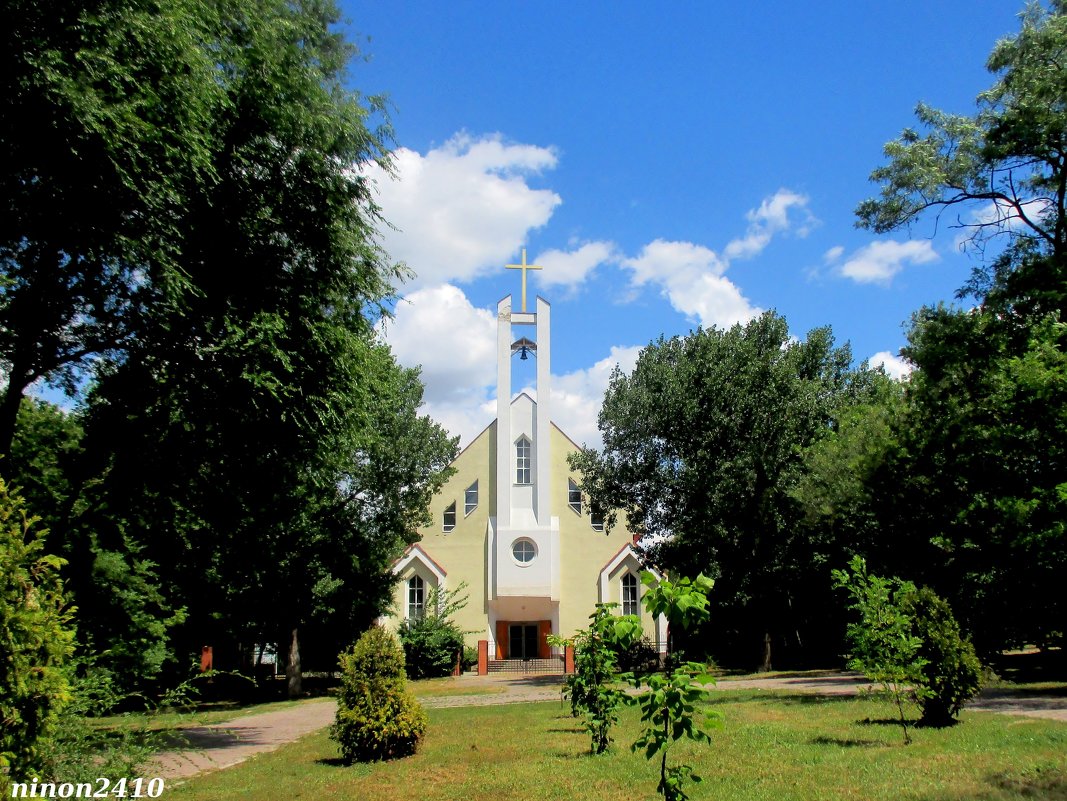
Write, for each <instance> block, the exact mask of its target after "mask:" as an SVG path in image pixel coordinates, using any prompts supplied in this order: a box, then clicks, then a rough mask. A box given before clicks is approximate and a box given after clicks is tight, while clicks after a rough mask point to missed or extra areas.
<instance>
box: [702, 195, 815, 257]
mask: <svg viewBox="0 0 1067 801" xmlns="http://www.w3.org/2000/svg"><path fill="white" fill-rule="evenodd" d="M791 212H792V217H791V216H790V213H791ZM745 216H746V218H747V219H748V230H747V231H746V232H745V235H744V236H743V237H741V238H739V239H733V240H731V241H730V242H729V243H728V244H727V245H726V248H725V249H724V250H723V256H724V257H725V258H726V259H727V260H732V259H750V258H752V257H753V256H758V255H759V254H760V253H762V252H763V250H764V248H766V247H767V245H769V244H770V242H771V239H772V238H773V237H774V235H775V234H780V233H784V232H786V231H789V230H791V229H793V230H795V231H796V234H797V236H800V237H804V236H807V235H808V232H809V231H810V230H811V226H812V225H814V224H815V222H816V221H815V218H814V217H813V216H812V215H811V213H810V212H809V211H808V198H807V196H806V195H800V194H797V193H796V192H793V191H790V190H789V189H779V190H778V191H777V192H775V193H774V194H773V195H771V196H770V197H766V198H764V199H763V202H762V203H760V205H759V208H757V209H751V210H750V211H749V212H748V214H746V215H745ZM797 216H799V217H800V218H801V219H800V224H799V225H797V224H796V220H795V218H796V217H797Z"/></svg>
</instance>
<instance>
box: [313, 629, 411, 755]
mask: <svg viewBox="0 0 1067 801" xmlns="http://www.w3.org/2000/svg"><path fill="white" fill-rule="evenodd" d="M340 659H341V691H340V693H339V695H338V697H337V718H336V721H335V722H334V725H333V727H332V728H331V730H330V736H331V738H333V739H334V740H336V741H337V744H338V745H339V746H340V748H341V758H342V759H343V760H344V761H345V762H346V763H349V764H350V763H352V762H376V761H379V760H386V759H396V758H398V757H405V756H410V755H411V754H414V753H415V750H416V749H417V748H418V747H419V742H420V741H421V740H422V736H423V735H424V734H425V733H426V725H427V720H426V712H425V711H424V710H423V708H422V706H421V705H420V704H419V702H418V700H417V699H416V698H415V696H414V695H412V693H411V691H410V690H409V689H408V688H407V681H406V677H405V675H404V649H403V648H401V647H400V643H399V642H398V641H397V639H396V637H395V636H394V635H393V634H390V633H389V632H388V631H386V630H385V629H383V628H381V627H380V626H372V627H371V628H370V629H368V630H367V631H365V632H364V633H363V635H362V636H361V637H360V638H359V640H358V641H357V642H356V644H355V645H353V646H352V647H351V648H350V649H348V650H347V651H345V652H344V653H342V654H341V657H340Z"/></svg>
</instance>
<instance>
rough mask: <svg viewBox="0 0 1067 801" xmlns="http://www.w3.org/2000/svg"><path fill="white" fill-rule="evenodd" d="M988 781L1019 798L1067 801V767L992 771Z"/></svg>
mask: <svg viewBox="0 0 1067 801" xmlns="http://www.w3.org/2000/svg"><path fill="white" fill-rule="evenodd" d="M988 781H989V783H990V784H992V785H993V786H994V787H996V788H998V789H1000V790H1006V791H1008V792H1010V793H1013V794H1014V795H1016V796H1018V797H1019V798H1041V799H1045V801H1067V769H1065V768H1060V767H1055V766H1046V767H1039V768H1034V769H1033V770H1027V771H1022V772H1019V773H994V774H993V775H992V776H990V777H989V779H988Z"/></svg>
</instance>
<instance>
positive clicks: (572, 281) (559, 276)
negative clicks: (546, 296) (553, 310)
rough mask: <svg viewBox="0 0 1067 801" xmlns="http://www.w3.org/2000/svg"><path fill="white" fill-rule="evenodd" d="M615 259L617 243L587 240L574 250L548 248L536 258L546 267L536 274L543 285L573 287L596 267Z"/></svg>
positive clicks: (538, 262)
mask: <svg viewBox="0 0 1067 801" xmlns="http://www.w3.org/2000/svg"><path fill="white" fill-rule="evenodd" d="M614 259H615V245H614V244H613V243H612V242H587V243H585V244H584V245H581V246H579V247H577V248H575V249H574V250H555V249H553V250H546V251H545V252H544V253H541V254H539V255H538V256H537V258H536V259H534V262H535V263H536V264H539V265H540V266H542V267H543V268H544V269H543V270H540V271H538V272H537V273H535V275H536V276H537V282H538V284H540V285H541V286H544V287H553V286H559V287H566V288H568V289H573V288H575V287H577V286H578V285H579V284H581V283H582V282H583V281H585V279H586V278H588V277H589V275H590V273H592V271H593V270H594V269H595V268H596V267H598V266H599V265H601V264H606V263H608V262H610V261H612V260H614Z"/></svg>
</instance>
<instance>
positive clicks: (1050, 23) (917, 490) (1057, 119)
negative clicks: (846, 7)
mask: <svg viewBox="0 0 1067 801" xmlns="http://www.w3.org/2000/svg"><path fill="white" fill-rule="evenodd" d="M1065 10H1067V9H1065V5H1064V3H1062V2H1060V1H1059V0H1055V1H1054V2H1051V3H1049V4H1040V3H1032V4H1030V5H1029V6H1028V7H1027V9H1026V11H1025V13H1024V14H1023V15H1022V24H1021V29H1020V30H1019V32H1018V33H1017V34H1016V35H1014V36H1011V37H1007V38H1005V39H1002V40H1001V41H1000V42H998V43H997V45H996V46H995V48H994V49H993V52H992V54H991V56H990V58H989V61H988V65H987V66H988V68H989V70H990V72H991V73H993V75H994V82H993V85H992V86H991V87H990V88H989V89H988V90H987V91H985V92H984V93H982V94H981V95H980V96H979V98H978V108H977V111H976V113H975V114H973V115H970V116H958V115H951V114H946V113H944V112H941V111H938V110H936V109H932V108H930V107H929V106H925V105H920V106H919V108H918V111H917V116H918V119H919V123H920V126H919V128H918V129H908V130H905V131H904V132H903V133H902V134H901V136H900V137H899V138H898V139H897V140H895V141H893V142H890V143H889V144H888V145H887V146H886V156H887V163H886V164H885V165H884V166H882V167H880V168H878V169H876V170H875V171H874V172H873V173H872V176H871V177H872V180H874V181H875V182H877V183H878V184H880V187H881V192H880V194H879V196H878V197H876V198H872V199H870V200H867V201H865V202H864V203H862V204H861V205H860V207H859V208H858V209H857V215H858V217H859V225H861V226H863V227H866V228H869V229H871V230H874V231H877V232H879V233H885V232H889V231H895V230H900V229H906V228H910V227H911V226H913V225H914V224H916V223H918V222H920V221H922V220H923V219H926V218H929V217H931V216H932V217H934V219H935V220H936V221H937V222H940V221H941V220H942V219H952V220H954V221H955V224H954V227H961V228H962V229H963V230H964V233H965V234H966V235H967V237H968V238H969V242H970V243H971V244H972V245H973V246H975V252H976V253H977V255H978V256H979V257H980V259H979V261H978V263H977V265H976V267H975V269H974V273H973V275H972V278H971V280H970V281H969V282H968V284H967V285H966V286H965V287H963V289H962V290H961V292H960V295H961V296H966V295H972V296H974V297H975V298H976V299H977V301H978V305H977V307H975V308H973V309H968V310H966V311H964V310H959V309H949V308H945V307H940V306H939V307H936V308H924V309H921V310H920V311H919V312H918V313H917V314H916V315H915V317H914V319H913V322H912V326H911V330H910V332H909V335H908V340H909V343H908V346H907V347H906V348H905V349H904V352H903V355H904V356H905V357H906V358H907V359H908V360H909V361H911V362H912V363H913V364H914V365H915V366H916V368H917V369H916V370H915V371H914V372H913V373H912V376H911V380H910V381H909V382H908V388H907V393H906V404H905V406H906V409H905V414H904V415H903V416H902V417H901V418H900V419H899V420H898V423H897V424H896V425H895V426H894V431H893V438H894V440H895V441H896V443H897V444H898V445H899V447H892V448H889V449H888V450H887V452H886V459H885V463H884V466H883V468H882V469H881V470H880V471H879V474H876V475H874V476H873V477H872V478H871V480H870V482H869V483H868V487H867V491H868V494H869V496H870V497H872V498H881V499H882V500H881V501H880V502H879V503H876V504H874V505H871V506H869V507H868V508H869V509H870V510H871V511H872V512H873V514H874V517H875V518H876V519H877V520H878V525H877V526H875V527H872V528H874V529H877V531H876V533H875V537H876V538H878V539H880V540H881V541H883V542H885V543H892V548H893V550H894V551H895V552H896V553H897V554H906V559H907V561H908V562H909V563H910V564H903V561H904V557H899V556H898V557H897V558H896V559H895V560H894V554H893V553H890V552H889V550H890V549H889V548H888V547H887V548H886V549H885V550H884V552H883V553H880V554H878V555H877V558H876V563H877V566H878V569H879V570H884V571H886V572H888V573H890V574H895V575H902V576H907V577H908V578H912V579H914V580H916V581H919V582H922V583H923V584H928V585H930V586H931V587H932V588H933V589H934V590H936V591H937V592H938V593H940V594H941V595H943V596H945V597H946V598H947V599H948V600H949V601H950V603H951V605H952V608H953V609H954V610H955V612H956V614H957V615H959V618H960V622H961V624H962V627H963V629H964V630H965V631H967V632H969V633H971V634H972V635H973V637H974V641H975V644H976V646H977V647H978V648H979V650H980V652H982V653H983V654H986V655H988V654H992V653H994V652H996V651H999V650H1001V649H1003V648H1005V647H1010V646H1013V645H1019V644H1022V643H1026V642H1036V643H1039V644H1042V645H1048V644H1053V643H1055V642H1058V641H1062V638H1063V636H1064V627H1063V624H1062V621H1063V620H1064V619H1065V615H1067V608H1065V606H1064V603H1065V596H1064V593H1063V592H1062V587H1063V584H1064V582H1065V581H1067V545H1065V543H1067V540H1065V537H1064V520H1065V506H1064V502H1065V499H1064V495H1065V493H1064V490H1063V487H1065V486H1067V458H1065V456H1067V454H1065V452H1064V442H1067V417H1065V416H1064V414H1063V409H1064V400H1065V398H1067V395H1065V392H1067V335H1065V332H1064V322H1065V320H1067V218H1065V210H1067V205H1065V203H1067V106H1065V105H1064V103H1063V97H1064V86H1065V85H1067V63H1065V62H1064V60H1063V58H1062V54H1063V52H1064V49H1065V47H1067V13H1065ZM874 563H875V559H874V558H873V555H872V564H874Z"/></svg>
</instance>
